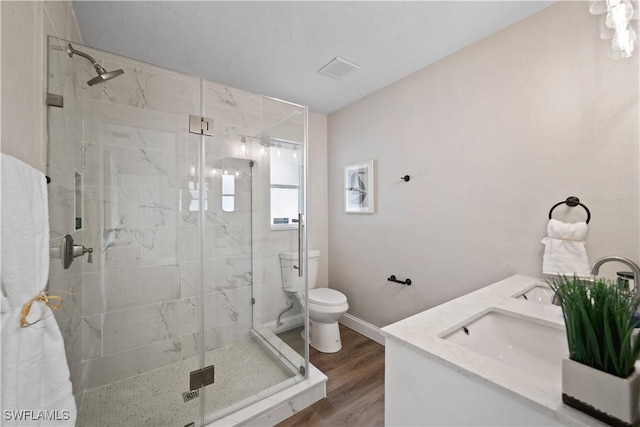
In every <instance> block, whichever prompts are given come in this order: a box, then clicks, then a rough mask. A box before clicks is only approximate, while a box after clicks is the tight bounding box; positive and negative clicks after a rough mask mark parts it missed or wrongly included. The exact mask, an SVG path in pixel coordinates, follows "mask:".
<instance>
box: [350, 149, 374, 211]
mask: <svg viewBox="0 0 640 427" xmlns="http://www.w3.org/2000/svg"><path fill="white" fill-rule="evenodd" d="M374 174H375V170H374V161H373V160H369V161H366V162H359V163H353V164H350V165H347V166H345V168H344V211H345V213H360V214H372V213H375V183H374V181H375V179H374V178H375V175H374Z"/></svg>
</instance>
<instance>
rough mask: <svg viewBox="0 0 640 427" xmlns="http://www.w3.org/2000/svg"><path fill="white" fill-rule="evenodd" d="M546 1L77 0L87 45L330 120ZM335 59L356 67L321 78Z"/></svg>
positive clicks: (519, 18) (529, 12) (76, 9)
mask: <svg viewBox="0 0 640 427" xmlns="http://www.w3.org/2000/svg"><path fill="white" fill-rule="evenodd" d="M552 3H553V2H551V1H469V2H460V1H425V2H404V1H378V2H366V1H365V2H356V1H344V2H340V1H336V2H333V1H313V2H271V1H257V2H253V1H238V2H227V1H223V2H205V1H195V2H158V1H142V2H129V1H113V2H102V1H75V2H74V3H73V7H74V10H75V13H76V16H77V19H78V23H79V25H80V31H81V33H82V37H83V39H84V42H85V44H87V45H89V46H92V47H96V48H99V49H103V50H106V51H110V52H113V53H117V54H120V55H124V56H128V57H132V58H136V59H139V60H142V61H146V62H150V63H152V64H156V65H160V66H163V67H166V68H170V69H173V70H177V71H181V72H184V73H189V74H194V75H197V76H200V77H204V78H206V79H209V80H212V81H215V82H218V83H222V84H226V85H230V86H234V87H237V88H241V89H244V90H248V91H251V92H257V93H260V94H263V95H268V96H272V97H275V98H280V99H284V100H287V101H291V102H295V103H298V104H302V105H307V106H309V108H310V109H311V110H312V111H316V112H319V113H324V114H328V113H331V112H333V111H336V110H338V109H340V108H342V107H344V106H346V105H348V104H350V103H352V102H354V101H356V100H357V99H359V98H362V97H363V96H365V95H367V94H369V93H372V92H374V91H376V90H378V89H380V88H382V87H384V86H386V85H388V84H390V83H393V82H395V81H397V80H399V79H401V78H402V77H405V76H407V75H409V74H411V73H413V72H415V71H417V70H419V69H421V68H423V67H425V66H427V65H429V64H431V63H433V62H435V61H437V60H439V59H441V58H443V57H445V56H447V55H450V54H451V53H453V52H455V51H457V50H460V49H462V48H464V47H465V46H468V45H470V44H472V43H474V42H476V41H478V40H480V39H483V38H485V37H487V36H488V35H490V34H493V33H495V32H497V31H499V30H501V29H503V28H505V27H507V26H509V25H512V24H514V23H515V22H518V21H520V20H522V19H524V18H526V17H527V16H529V15H532V14H534V13H536V12H538V11H539V10H541V9H544V8H545V7H547V6H549V5H551V4H552ZM335 56H340V57H342V58H345V59H347V60H349V61H351V62H353V63H355V64H357V65H359V66H360V67H361V68H360V69H359V70H357V71H355V72H353V73H351V74H349V75H348V76H346V77H345V78H344V79H343V80H334V79H332V78H329V77H326V76H323V75H321V74H318V72H317V71H318V69H319V68H321V67H322V66H323V65H325V64H326V63H327V62H329V60H331V59H332V58H333V57H335Z"/></svg>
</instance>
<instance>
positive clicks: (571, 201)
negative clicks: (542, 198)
mask: <svg viewBox="0 0 640 427" xmlns="http://www.w3.org/2000/svg"><path fill="white" fill-rule="evenodd" d="M562 204H566V205H567V206H570V207H572V208H573V207H575V206H582V207H583V208H584V210H585V211H587V220H586V223H587V224H589V221H590V220H591V212H590V211H589V208H587V207H586V206H585V205H583V204H582V203H580V199H578V198H577V197H576V196H569V197H567V200H563V201H562V202H558V203H556V204H555V205H553V206H552V207H551V209H550V210H549V219H551V213H552V212H553V210H554V209H555V208H557V207H558V206H560V205H562Z"/></svg>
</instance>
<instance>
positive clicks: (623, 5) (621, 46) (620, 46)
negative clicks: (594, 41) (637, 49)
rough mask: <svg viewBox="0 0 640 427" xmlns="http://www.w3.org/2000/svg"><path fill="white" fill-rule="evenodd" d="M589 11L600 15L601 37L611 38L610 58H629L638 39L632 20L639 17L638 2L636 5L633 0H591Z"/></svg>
mask: <svg viewBox="0 0 640 427" xmlns="http://www.w3.org/2000/svg"><path fill="white" fill-rule="evenodd" d="M589 12H591V13H592V14H594V15H600V38H602V39H605V40H611V45H610V46H609V58H611V59H621V58H629V57H630V56H631V54H632V53H633V49H634V45H635V43H636V40H637V34H636V30H635V29H634V28H633V27H634V25H633V22H632V21H636V20H637V19H638V4H637V3H636V4H635V7H634V5H633V4H632V2H631V0H590V1H589ZM636 22H637V21H636Z"/></svg>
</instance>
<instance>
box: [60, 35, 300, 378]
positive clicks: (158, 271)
mask: <svg viewBox="0 0 640 427" xmlns="http://www.w3.org/2000/svg"><path fill="white" fill-rule="evenodd" d="M76 48H77V49H82V50H83V51H85V52H87V53H88V54H90V55H92V56H93V57H95V58H96V59H97V60H98V62H100V63H101V64H103V66H105V68H107V69H108V70H111V69H117V68H122V69H123V70H124V71H125V74H124V75H122V76H120V77H118V78H116V79H113V80H111V81H109V82H106V83H105V84H104V85H102V86H94V87H89V86H88V85H86V80H88V79H89V78H90V77H91V72H92V71H91V69H90V68H89V69H87V67H86V65H87V64H89V63H88V62H86V61H83V60H82V58H73V59H72V61H71V64H69V60H68V57H66V58H65V56H66V54H64V52H62V51H61V52H60V55H59V57H57V58H56V59H55V60H54V61H58V65H57V66H56V67H57V68H58V69H60V70H61V71H59V72H58V73H59V75H53V76H52V79H54V80H56V82H55V83H54V85H57V90H60V91H61V92H62V93H65V109H64V111H63V112H62V113H61V112H60V111H52V116H51V126H50V137H51V138H52V142H53V144H52V145H55V147H53V148H52V150H51V157H50V158H51V161H52V162H53V163H55V165H56V166H55V167H54V168H52V171H53V172H52V173H54V174H59V175H60V176H59V177H58V176H57V175H56V176H54V177H52V178H56V179H55V181H57V182H58V184H56V185H58V186H59V187H52V189H51V192H52V194H56V196H55V197H53V203H55V204H56V207H55V209H53V210H52V211H55V212H53V213H52V230H55V232H56V233H62V231H63V229H65V227H67V225H68V222H69V219H70V218H72V215H73V211H72V209H73V206H74V203H73V191H72V188H73V182H74V181H73V180H72V179H71V178H72V177H73V175H68V174H67V173H66V172H65V171H67V170H70V167H71V166H72V165H73V166H74V168H75V169H76V170H78V171H79V172H81V173H82V174H83V228H82V230H80V231H77V232H76V233H75V234H76V235H77V240H78V242H82V243H84V244H85V245H86V246H88V247H93V249H94V262H93V263H92V264H88V263H86V262H84V261H82V262H79V263H78V262H74V264H73V266H72V270H70V272H72V273H65V274H67V275H68V274H73V275H75V276H73V277H74V278H75V279H74V280H73V281H72V282H68V281H66V282H65V285H64V286H66V289H73V291H74V297H73V299H72V304H69V307H68V308H67V309H65V310H66V311H63V312H61V313H60V315H59V316H60V321H61V325H62V327H63V330H65V331H68V332H65V340H66V341H67V346H68V347H69V349H68V352H69V354H70V355H71V356H72V357H70V360H73V361H74V362H77V363H80V364H81V366H82V370H81V373H82V375H81V378H82V383H81V387H82V389H89V388H93V387H98V386H101V385H104V384H108V383H111V382H113V381H117V380H120V379H123V378H126V377H129V376H132V375H137V374H139V373H142V372H145V371H149V370H152V369H156V368H158V367H161V366H164V365H166V364H170V363H173V362H175V361H178V360H181V359H186V358H189V357H193V356H195V355H197V352H198V349H199V346H200V345H201V342H203V341H204V347H205V348H206V349H207V350H213V349H216V348H219V347H222V346H225V345H227V344H229V343H231V342H233V341H235V340H238V339H241V338H243V337H247V336H249V331H250V328H251V327H252V325H253V324H254V322H256V321H258V322H260V323H266V322H272V321H274V320H275V318H276V317H277V315H278V313H279V311H280V310H281V309H283V308H284V307H286V296H285V294H284V292H283V291H282V286H281V278H280V267H279V261H278V257H277V254H278V253H279V252H281V251H283V250H292V249H291V248H294V247H295V246H291V245H294V244H295V242H296V240H295V239H296V236H297V235H296V234H295V232H271V231H270V230H269V225H268V224H269V216H268V215H269V210H268V209H269V205H268V185H269V180H268V176H269V175H268V159H266V158H260V156H262V155H263V153H264V151H265V150H263V149H261V148H263V146H262V145H261V143H262V142H263V139H262V138H261V137H260V134H261V133H263V131H264V129H263V126H264V123H265V119H264V117H265V111H264V100H263V97H261V96H258V95H254V94H250V93H247V92H244V91H240V90H236V89H231V88H228V87H224V86H221V85H218V84H214V83H210V82H204V99H205V104H204V105H203V111H204V115H205V116H207V117H213V118H214V121H215V123H214V136H213V137H207V138H206V140H205V141H206V142H205V152H206V157H205V169H204V171H202V173H203V174H204V176H205V185H206V188H205V200H204V201H202V200H199V199H198V197H199V192H198V187H197V186H198V185H199V180H198V176H199V174H200V172H201V171H199V160H198V156H199V143H200V137H199V136H196V135H193V134H190V133H188V129H187V125H188V116H189V114H198V113H199V112H200V110H201V108H200V79H197V78H194V77H190V76H186V75H182V74H179V73H174V72H171V71H167V70H164V69H161V68H158V67H154V66H151V65H147V64H141V63H138V62H135V61H131V60H128V59H123V58H119V57H116V56H113V55H108V54H105V53H103V52H100V51H96V50H93V49H89V48H85V47H82V46H76ZM85 62H86V64H85ZM89 65H90V64H89ZM67 93H70V94H71V93H72V94H73V96H69V98H70V100H71V98H73V102H71V103H70V104H69V105H68V110H67V95H66V94H67ZM271 102H273V101H271ZM278 114H279V113H278ZM63 118H64V119H65V120H62V119H63ZM269 120H270V121H273V122H274V123H278V119H277V117H276V115H274V114H271V116H269V117H268V118H267V121H269ZM76 123H78V126H76V125H75V124H76ZM243 137H244V138H245V141H246V142H244V143H243V142H241V140H242V138H243ZM54 140H55V141H54ZM267 140H268V138H267ZM266 151H268V150H266ZM69 153H72V155H71V156H69ZM252 159H256V160H255V161H254V162H253V166H252V163H251V161H250V160H252ZM54 169H55V171H54ZM58 169H62V171H58ZM223 174H228V175H232V176H234V180H235V194H234V210H233V212H225V211H224V210H223V209H222V202H221V200H222V178H221V177H222V175H223ZM69 190H71V192H70V191H69ZM56 192H57V193H56ZM265 197H266V199H265ZM200 203H204V204H205V221H204V224H199V213H198V209H199V204H200ZM252 209H253V210H254V214H253V215H252ZM256 209H258V211H257V213H256ZM200 232H203V233H204V247H203V250H204V253H203V258H204V265H203V266H201V264H200V245H199V233H200ZM52 233H53V231H52ZM74 237H76V236H74ZM265 251H266V252H265ZM252 269H253V270H254V271H252ZM201 270H204V280H202V281H201V275H202V271H201ZM53 271H54V270H53V269H52V272H53ZM52 277H53V281H52V283H57V282H56V280H55V278H56V277H57V276H56V275H55V274H54V275H53V276H52ZM201 282H202V283H203V286H204V300H205V301H204V310H205V312H204V319H205V321H204V325H203V326H204V330H203V332H202V333H197V332H196V331H197V330H198V319H199V316H200V314H201V313H200V312H199V307H200V305H201V304H200V286H201ZM252 285H254V286H253V287H252ZM56 286H59V287H60V288H62V287H63V285H61V284H60V285H58V284H56ZM256 289H259V290H260V291H259V292H258V291H257V290H256ZM256 297H258V298H256ZM252 298H256V304H255V305H252V303H251V299H252Z"/></svg>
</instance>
